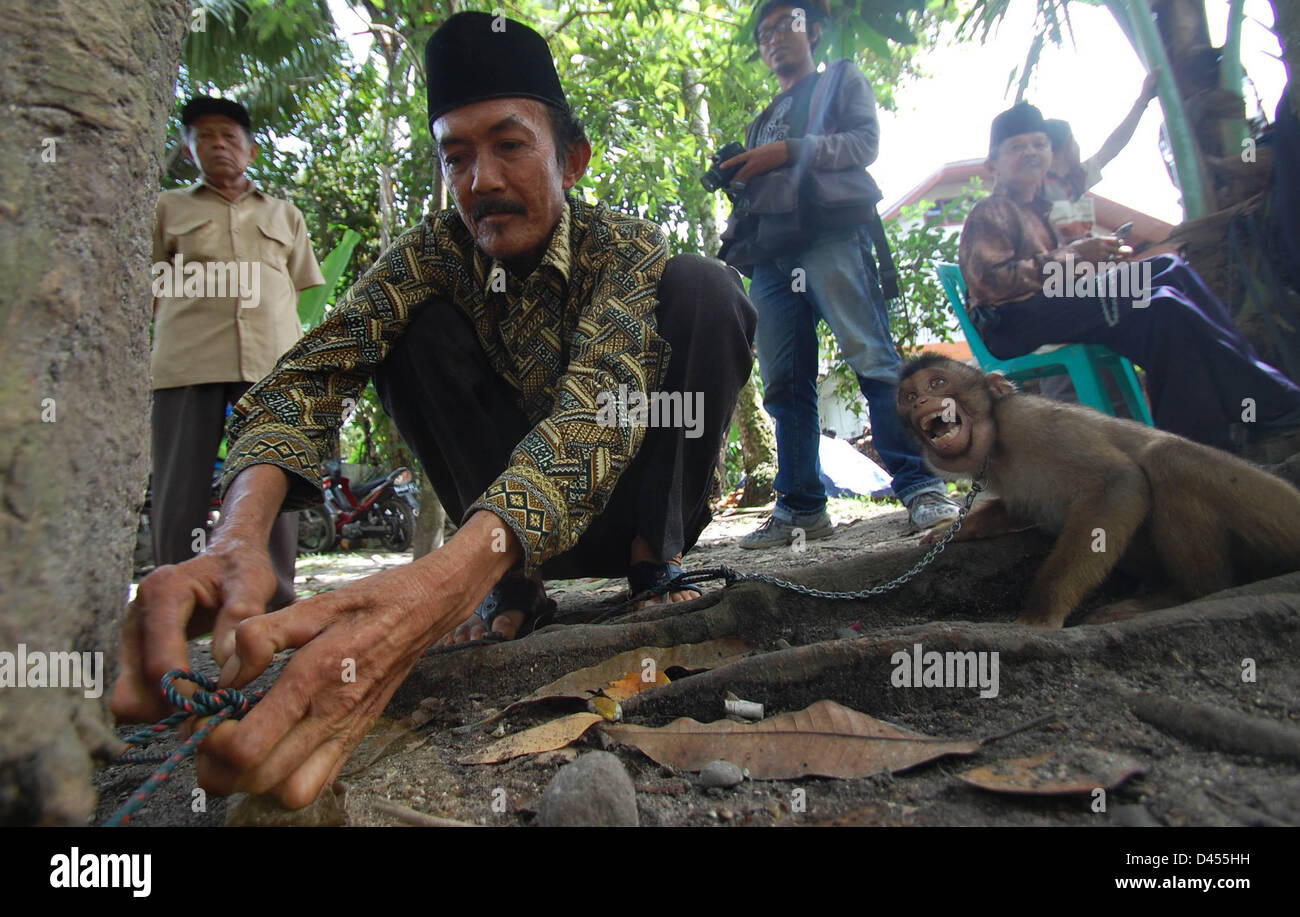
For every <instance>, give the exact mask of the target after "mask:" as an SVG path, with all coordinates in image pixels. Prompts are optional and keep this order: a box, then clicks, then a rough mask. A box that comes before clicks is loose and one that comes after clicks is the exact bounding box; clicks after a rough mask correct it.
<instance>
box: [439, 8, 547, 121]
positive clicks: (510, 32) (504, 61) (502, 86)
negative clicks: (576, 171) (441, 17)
mask: <svg viewBox="0 0 1300 917" xmlns="http://www.w3.org/2000/svg"><path fill="white" fill-rule="evenodd" d="M424 70H425V73H426V74H427V75H428V80H429V129H430V130H432V129H433V122H434V121H436V120H438V118H439V117H440V116H442V115H444V114H446V113H447V112H449V111H451V110H452V109H453V108H460V107H461V106H462V105H470V104H472V103H474V102H482V101H485V100H487V99H503V98H509V97H522V98H525V99H536V100H537V101H539V102H545V103H546V104H547V105H552V106H554V107H555V108H558V109H560V110H562V111H568V110H569V103H568V100H567V99H565V97H564V90H563V89H561V88H560V77H559V75H558V74H557V73H556V72H555V62H554V61H553V60H551V49H550V48H549V47H547V45H546V39H544V38H542V36H541V35H538V34H537V33H536V32H534V31H533V30H532V29H530V28H528V26H526V25H524V24H523V23H522V22H515V20H513V19H506V18H505V17H504V16H493V15H492V14H491V13H457V14H456V15H454V16H452V17H451V18H450V19H448V20H447V21H446V22H444V23H443V24H442V25H441V26H439V27H438V31H436V32H434V33H433V36H432V37H431V38H430V39H429V42H428V44H426V45H425V46H424Z"/></svg>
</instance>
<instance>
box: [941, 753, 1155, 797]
mask: <svg viewBox="0 0 1300 917" xmlns="http://www.w3.org/2000/svg"><path fill="white" fill-rule="evenodd" d="M1145 770H1146V769H1145V768H1144V767H1143V766H1142V765H1141V764H1140V763H1138V762H1137V761H1135V760H1133V759H1132V758H1126V757H1124V756H1123V755H1116V754H1111V753H1110V752H1105V751H1099V750H1097V749H1093V748H1076V749H1069V750H1067V751H1065V752H1061V753H1058V752H1055V751H1049V752H1045V753H1044V754H1041V755H1035V756H1034V757H1032V758H1010V759H1008V760H1006V761H995V762H993V763H992V764H987V765H985V766H984V767H977V768H975V769H974V770H969V771H967V772H966V773H964V774H959V775H958V776H959V777H960V779H961V780H963V781H964V782H966V783H969V784H970V785H971V786H976V787H979V788H980V789H981V790H991V791H992V792H994V793H1024V794H1029V795H1033V796H1050V795H1057V794H1060V793H1091V792H1092V791H1093V790H1095V789H1097V788H1098V787H1105V788H1106V789H1108V790H1109V789H1113V788H1115V787H1117V786H1119V785H1120V784H1121V783H1123V782H1124V781H1125V780H1127V779H1128V778H1129V777H1132V776H1133V775H1134V774H1141V773H1143V772H1144V771H1145Z"/></svg>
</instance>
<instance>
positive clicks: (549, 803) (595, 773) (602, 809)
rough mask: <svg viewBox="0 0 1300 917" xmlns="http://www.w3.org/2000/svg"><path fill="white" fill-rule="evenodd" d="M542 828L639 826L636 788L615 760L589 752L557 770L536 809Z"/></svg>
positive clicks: (602, 753) (605, 753) (609, 756)
mask: <svg viewBox="0 0 1300 917" xmlns="http://www.w3.org/2000/svg"><path fill="white" fill-rule="evenodd" d="M537 820H538V823H539V824H541V825H542V826H544V827H587V826H591V827H632V828H635V827H637V826H638V825H640V823H641V820H640V817H639V816H638V815H637V811H636V787H635V786H633V785H632V778H630V777H629V776H628V775H627V771H625V770H624V769H623V764H622V762H620V761H619V760H618V758H617V757H615V756H614V755H612V754H610V753H609V752H607V751H590V752H587V753H586V754H585V755H582V756H581V757H579V758H578V760H576V761H574V762H573V763H572V764H566V765H564V767H562V768H560V769H559V770H558V771H557V772H556V774H555V776H554V777H553V778H551V782H550V783H549V784H547V786H546V790H545V792H543V793H542V801H541V804H540V805H539V806H538V807H537Z"/></svg>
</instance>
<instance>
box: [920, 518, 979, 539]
mask: <svg viewBox="0 0 1300 917" xmlns="http://www.w3.org/2000/svg"><path fill="white" fill-rule="evenodd" d="M952 525H953V524H952V523H951V522H943V523H940V524H939V525H936V526H935V527H934V528H932V529H930V530H929V531H927V532H926V533H925V534H924V535H922V536H921V541H920V543H921V544H937V543H938V542H940V541H942V540H943V536H944V535H947V534H948V530H949V529H951V528H952ZM969 537H971V536H970V535H969V534H967V532H966V531H965V530H964V529H963V530H962V531H960V532H958V533H957V534H956V535H954V536H953V539H952V540H953V541H965V540H966V539H967V538H969Z"/></svg>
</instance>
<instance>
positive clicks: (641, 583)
mask: <svg viewBox="0 0 1300 917" xmlns="http://www.w3.org/2000/svg"><path fill="white" fill-rule="evenodd" d="M686 575H687V573H686V571H685V570H683V569H682V566H681V564H674V563H662V564H657V563H655V562H654V561H650V560H643V561H639V562H638V563H635V564H632V565H631V566H630V567H628V570H627V585H628V590H629V591H630V592H631V593H632V597H631V598H630V599H628V601H630V602H634V601H640V600H641V599H647V598H658V597H662V596H665V595H667V594H668V593H670V592H678V591H682V590H687V589H689V590H690V591H691V592H694V593H695V594H696V595H703V594H704V593H703V592H702V591H701V590H700V588H699V587H698V586H695V585H694V584H692V583H684V582H680V580H682V579H683V578H685V577H686Z"/></svg>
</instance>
